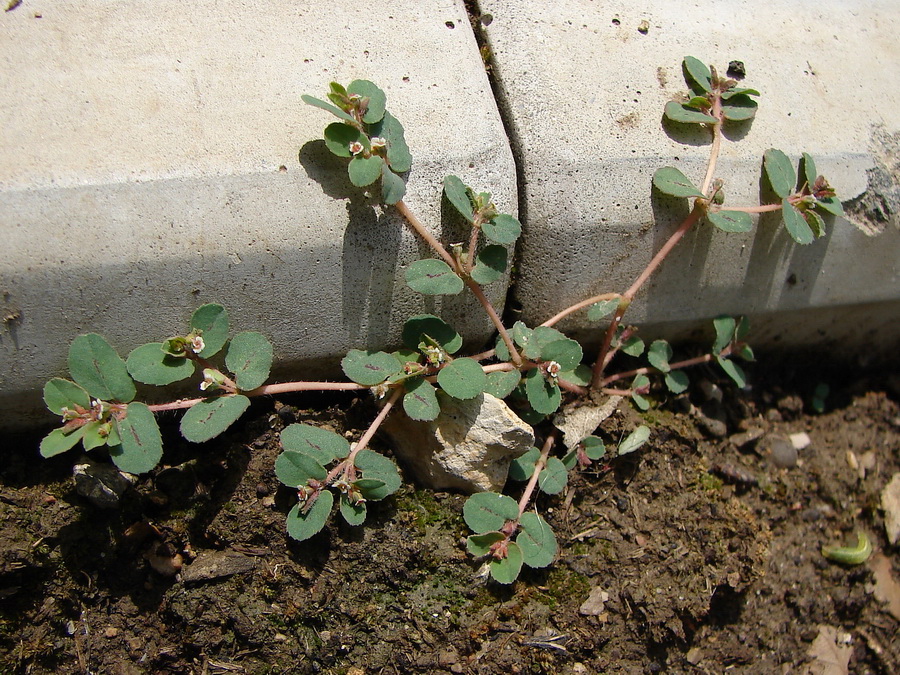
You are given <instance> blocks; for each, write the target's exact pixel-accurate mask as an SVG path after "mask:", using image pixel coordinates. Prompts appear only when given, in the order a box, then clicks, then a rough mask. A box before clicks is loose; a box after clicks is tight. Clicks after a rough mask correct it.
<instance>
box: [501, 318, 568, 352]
mask: <svg viewBox="0 0 900 675" xmlns="http://www.w3.org/2000/svg"><path fill="white" fill-rule="evenodd" d="M533 332H534V331H533V330H531V329H530V328H529V327H528V326H526V325H525V324H524V323H522V322H521V321H516V322H515V323H514V324H513V327H512V331H511V332H510V336H511V337H512V339H513V342H515V343H516V344H517V345H519V346H520V347H524V346H525V345H527V344H528V341H529V340H530V339H531V335H532V333H533ZM561 337H565V335H563V334H562V333H559V335H558V336H557V338H556V339H558V338H561Z"/></svg>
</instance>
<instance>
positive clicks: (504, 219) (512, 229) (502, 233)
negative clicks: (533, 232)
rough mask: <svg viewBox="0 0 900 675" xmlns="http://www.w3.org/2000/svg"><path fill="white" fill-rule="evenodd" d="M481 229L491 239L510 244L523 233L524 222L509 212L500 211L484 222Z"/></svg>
mask: <svg viewBox="0 0 900 675" xmlns="http://www.w3.org/2000/svg"><path fill="white" fill-rule="evenodd" d="M481 231H482V232H484V236H486V237H487V238H488V239H490V240H491V241H493V242H496V243H498V244H504V245H509V244H512V243H513V242H515V241H516V239H518V238H519V236H520V235H521V234H522V223H520V222H519V221H518V220H517V219H516V218H515V217H513V216H510V215H509V214H506V213H500V214H497V215H496V216H494V217H493V218H491V219H490V220H489V221H487V222H485V223H483V224H482V226H481Z"/></svg>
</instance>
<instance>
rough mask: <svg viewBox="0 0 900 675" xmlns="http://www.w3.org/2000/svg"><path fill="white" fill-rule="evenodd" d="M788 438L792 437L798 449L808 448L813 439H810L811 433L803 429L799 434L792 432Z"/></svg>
mask: <svg viewBox="0 0 900 675" xmlns="http://www.w3.org/2000/svg"><path fill="white" fill-rule="evenodd" d="M788 438H790V439H791V445H793V446H794V447H795V448H796V449H797V450H803V449H805V448H808V447H809V444H810V443H812V441H811V440H810V439H809V434H807V433H805V432H802V431H801V432H800V433H799V434H791V435H790V436H789V437H788Z"/></svg>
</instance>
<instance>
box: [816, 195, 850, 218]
mask: <svg viewBox="0 0 900 675" xmlns="http://www.w3.org/2000/svg"><path fill="white" fill-rule="evenodd" d="M816 208H819V209H822V210H823V211H827V212H828V213H830V214H831V215H833V216H837V217H838V218H844V217H845V215H844V207H843V205H842V204H841V200H840V199H838V198H837V197H823V198H822V199H817V200H816Z"/></svg>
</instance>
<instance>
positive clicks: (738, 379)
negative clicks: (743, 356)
mask: <svg viewBox="0 0 900 675" xmlns="http://www.w3.org/2000/svg"><path fill="white" fill-rule="evenodd" d="M716 361H718V362H719V365H720V366H721V367H722V370H724V371H725V374H726V375H728V377H730V378H731V379H732V380H734V383H735V384H736V385H737V386H738V387H740V388H741V389H743V388H744V387H745V386H746V385H747V376H746V375H744V370H743V368H741V367H740V366H739V365H738V364H736V363H735V362H734V361H732V360H731V359H726V358H723V357H721V356H719V357H716Z"/></svg>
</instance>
